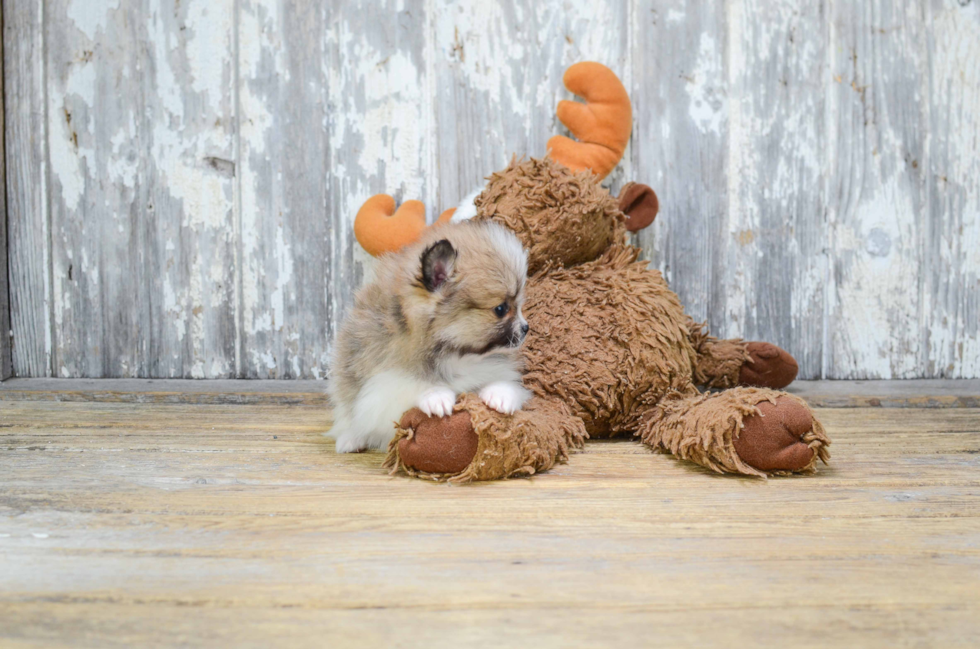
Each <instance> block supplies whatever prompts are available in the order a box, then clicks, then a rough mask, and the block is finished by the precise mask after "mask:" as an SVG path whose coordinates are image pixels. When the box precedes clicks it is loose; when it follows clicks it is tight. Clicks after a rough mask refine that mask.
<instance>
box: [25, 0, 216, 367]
mask: <svg viewBox="0 0 980 649" xmlns="http://www.w3.org/2000/svg"><path fill="white" fill-rule="evenodd" d="M45 29H46V33H47V34H48V47H47V60H48V67H49V70H50V73H49V75H48V80H47V82H48V86H47V88H48V127H49V133H50V137H49V138H48V147H49V155H50V163H51V220H52V276H53V283H54V332H55V333H54V335H55V348H54V361H53V362H54V367H55V373H56V374H58V375H63V376H83V377H88V376H93V377H97V376H113V377H117V376H118V377H130V376H154V377H178V376H182V377H194V378H205V377H211V378H217V377H227V376H230V375H232V374H233V372H234V340H235V326H234V325H235V319H234V301H233V299H232V296H233V288H234V283H233V278H234V267H235V265H234V228H233V209H232V206H233V198H234V197H233V188H234V182H233V176H234V164H233V162H231V160H232V159H233V145H234V142H233V135H234V121H233V117H234V105H233V87H234V83H233V72H234V70H233V65H232V57H231V52H232V34H233V31H232V29H233V3H232V2H231V0H225V1H224V2H219V3H184V4H181V3H180V2H179V1H176V0H163V1H158V0H147V1H145V2H134V3H124V4H120V3H118V2H115V1H113V0H104V1H100V2H87V3H79V2H77V0H53V1H52V2H51V3H49V12H48V14H47V16H46V21H45Z"/></svg>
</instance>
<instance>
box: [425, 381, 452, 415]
mask: <svg viewBox="0 0 980 649" xmlns="http://www.w3.org/2000/svg"><path fill="white" fill-rule="evenodd" d="M454 405H456V393H455V392H453V391H452V390H450V389H449V388H432V389H431V390H426V391H425V392H423V393H422V396H420V397H419V403H418V406H419V410H421V411H422V412H424V413H425V414H427V415H429V416H430V417H433V416H435V417H445V416H446V415H449V414H452V412H453V406H454Z"/></svg>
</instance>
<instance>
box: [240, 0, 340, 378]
mask: <svg viewBox="0 0 980 649" xmlns="http://www.w3.org/2000/svg"><path fill="white" fill-rule="evenodd" d="M327 7H328V3H294V2H286V1H284V0H263V1H253V2H242V4H241V14H240V16H239V21H240V22H239V53H238V57H239V58H238V69H239V74H240V75H241V78H240V80H239V105H240V115H239V123H240V124H241V129H242V130H241V154H240V157H241V178H240V181H241V192H242V196H241V213H242V224H241V236H242V243H241V245H242V262H243V266H242V271H243V276H242V287H243V289H242V323H241V326H242V331H241V333H240V337H241V341H242V349H241V351H240V354H241V363H242V367H241V374H242V375H243V376H245V377H248V378H256V377H260V378H309V377H318V378H319V377H322V376H323V375H324V374H325V373H326V369H325V368H326V364H327V344H328V341H329V319H328V314H327V299H328V294H329V291H330V285H331V284H332V283H333V281H334V279H333V277H332V275H331V266H330V264H331V258H330V249H329V240H330V234H331V230H332V227H333V226H334V219H336V218H338V215H334V214H331V213H330V212H329V211H328V210H327V200H328V194H327V182H328V177H329V174H330V165H329V160H330V154H329V151H328V146H327V145H328V137H327V129H326V122H327V114H328V107H327V96H328V80H327V78H326V71H327V67H326V65H325V64H324V61H325V57H326V36H325V34H326V32H327V30H328V29H329V26H328V19H329V16H328V11H327Z"/></svg>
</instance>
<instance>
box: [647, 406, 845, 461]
mask: <svg viewBox="0 0 980 649" xmlns="http://www.w3.org/2000/svg"><path fill="white" fill-rule="evenodd" d="M777 399H780V400H787V402H786V403H787V405H789V404H791V403H795V404H796V405H797V406H798V407H801V408H803V409H805V411H806V413H807V414H808V415H809V416H810V420H811V426H810V428H811V430H810V431H809V432H808V433H806V434H805V435H804V436H803V441H804V442H805V443H806V444H807V446H809V447H810V448H811V449H812V451H813V454H812V456H811V458H810V460H809V462H808V463H807V464H806V465H805V466H803V467H801V468H798V469H788V468H786V469H784V468H777V469H762V468H756V467H753V466H752V465H750V464H749V463H748V462H746V461H745V460H744V459H743V458H742V457H741V456H740V455H739V454H738V452H737V450H736V448H735V439H736V438H737V437H739V435H740V434H741V433H742V429H743V427H744V426H745V421H746V420H747V419H748V418H750V417H758V416H761V415H762V414H763V412H762V411H761V410H760V408H759V406H758V404H760V403H761V402H763V401H768V402H769V403H771V404H776V400H777ZM774 412H775V411H770V416H772V414H774ZM793 417H794V419H796V418H797V415H796V413H794V415H793ZM773 423H774V424H775V423H776V422H775V417H774V418H773ZM796 426H797V424H794V427H796ZM770 430H771V431H773V432H778V433H780V434H782V431H781V430H778V431H777V426H775V425H774V426H771V427H770ZM637 435H638V436H639V437H640V438H641V439H642V440H643V442H644V443H645V444H648V445H649V446H651V447H653V448H655V449H658V450H662V451H666V452H669V453H672V454H674V455H676V456H677V457H680V458H683V459H685V460H690V461H692V462H694V463H696V464H700V465H701V466H703V467H705V468H708V469H711V470H712V471H716V472H718V473H740V474H742V475H751V476H758V477H766V476H767V475H780V474H784V473H794V472H795V473H812V472H813V471H814V470H815V465H816V462H817V459H818V458H819V459H820V460H822V461H823V462H824V463H825V464H826V463H827V461H828V460H829V459H830V452H829V450H828V449H827V446H828V445H829V444H830V440H829V439H828V438H827V436H826V435H825V434H824V430H823V426H822V425H821V424H820V422H819V421H817V419H816V418H815V417H813V413H812V412H811V411H810V408H809V407H808V406H807V405H806V403H805V402H804V401H803V400H802V399H800V398H799V397H795V396H793V395H789V394H785V393H781V392H776V391H774V390H766V389H761V388H732V389H731V390H726V391H724V392H718V393H714V394H702V395H695V396H690V395H685V394H682V393H679V392H678V393H673V394H670V395H668V396H667V398H665V399H664V400H663V402H662V403H660V404H659V405H658V406H657V407H656V408H655V409H654V410H653V411H652V412H651V415H650V417H649V419H648V420H647V421H646V422H644V423H643V425H642V426H641V427H640V428H639V430H638V431H637ZM789 442H790V443H792V440H789Z"/></svg>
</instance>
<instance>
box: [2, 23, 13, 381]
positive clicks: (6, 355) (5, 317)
mask: <svg viewBox="0 0 980 649" xmlns="http://www.w3.org/2000/svg"><path fill="white" fill-rule="evenodd" d="M2 34H3V5H2V4H0V35H2ZM2 70H3V46H2V45H0V71H2ZM3 110H4V106H3V79H2V78H0V381H3V380H4V379H7V378H9V377H10V376H11V375H12V374H13V364H12V363H13V362H12V359H11V353H10V342H11V337H10V292H9V283H8V279H7V169H6V153H5V150H6V149H5V148H4V142H3V135H4V132H5V128H6V127H5V126H4V117H3Z"/></svg>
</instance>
